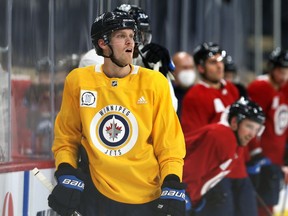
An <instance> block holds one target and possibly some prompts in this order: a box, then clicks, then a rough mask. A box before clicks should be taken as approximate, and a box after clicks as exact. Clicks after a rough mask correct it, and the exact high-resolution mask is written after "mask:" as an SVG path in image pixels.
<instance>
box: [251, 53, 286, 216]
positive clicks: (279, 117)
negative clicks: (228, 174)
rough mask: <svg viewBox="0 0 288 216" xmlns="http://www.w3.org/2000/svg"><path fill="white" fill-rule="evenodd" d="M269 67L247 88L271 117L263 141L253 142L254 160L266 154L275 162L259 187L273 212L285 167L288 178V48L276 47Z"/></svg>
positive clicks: (263, 174)
mask: <svg viewBox="0 0 288 216" xmlns="http://www.w3.org/2000/svg"><path fill="white" fill-rule="evenodd" d="M268 69H269V73H268V74H266V75H262V76H260V77H258V78H257V79H256V80H255V81H253V82H252V83H251V84H250V85H249V86H248V89H247V90H248V94H249V96H250V97H251V99H252V100H254V101H255V102H257V103H258V104H259V105H260V106H261V107H262V108H263V111H264V113H265V115H266V118H267V121H266V123H265V131H264V132H263V135H262V136H261V139H260V142H254V143H251V145H253V146H252V148H251V156H252V159H251V160H252V161H253V160H254V161H257V160H259V159H261V158H263V157H264V156H265V157H267V158H268V159H270V160H271V162H272V164H271V165H269V166H263V167H262V168H261V173H260V183H259V187H258V188H257V190H258V193H259V195H260V196H261V197H262V199H263V200H264V201H265V203H266V205H268V206H269V207H270V210H271V211H272V207H273V205H276V204H277V203H278V200H279V192H280V181H281V179H283V176H282V171H281V168H282V170H283V171H284V175H285V178H286V179H287V176H288V173H287V169H285V167H284V153H285V144H286V140H287V127H288V117H287V116H288V100H287V95H288V92H287V91H285V90H284V89H285V85H287V82H288V81H287V80H288V50H281V49H280V48H276V49H275V50H273V52H271V55H270V58H269V63H268ZM285 95H286V96H285ZM286 168H287V167H286ZM285 170H286V171H285ZM287 183H288V182H286V184H287ZM259 215H261V216H262V215H263V216H264V215H266V212H265V211H264V209H263V208H262V207H259Z"/></svg>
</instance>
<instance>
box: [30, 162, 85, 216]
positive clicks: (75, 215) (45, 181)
mask: <svg viewBox="0 0 288 216" xmlns="http://www.w3.org/2000/svg"><path fill="white" fill-rule="evenodd" d="M32 173H33V175H34V176H35V177H36V178H37V179H38V180H39V181H40V182H41V183H42V185H43V186H45V187H46V188H47V189H48V190H49V191H50V192H52V190H53V188H54V186H53V185H52V183H51V182H50V181H49V180H48V179H47V178H46V176H44V175H43V173H42V172H40V170H39V169H38V168H37V167H35V168H34V169H33V170H32ZM71 216H82V215H81V214H80V213H79V212H77V211H74V212H73V213H72V214H71Z"/></svg>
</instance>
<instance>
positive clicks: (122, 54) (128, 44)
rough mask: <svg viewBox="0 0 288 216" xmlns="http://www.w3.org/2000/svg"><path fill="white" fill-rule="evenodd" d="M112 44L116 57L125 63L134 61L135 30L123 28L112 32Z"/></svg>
mask: <svg viewBox="0 0 288 216" xmlns="http://www.w3.org/2000/svg"><path fill="white" fill-rule="evenodd" d="M110 45H111V46H112V48H113V54H114V58H115V59H117V61H118V62H120V63H121V64H122V63H123V65H125V64H130V63H132V59H133V50H134V46H135V41H134V31H133V30H132V29H122V30H118V31H115V32H113V33H112V34H111V40H110Z"/></svg>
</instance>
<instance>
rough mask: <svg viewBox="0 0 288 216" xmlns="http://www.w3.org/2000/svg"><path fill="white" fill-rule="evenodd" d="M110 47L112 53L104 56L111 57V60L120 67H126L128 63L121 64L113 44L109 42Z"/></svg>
mask: <svg viewBox="0 0 288 216" xmlns="http://www.w3.org/2000/svg"><path fill="white" fill-rule="evenodd" d="M108 47H109V48H110V50H111V54H110V55H109V56H104V55H103V56H104V57H106V58H110V59H111V61H112V62H113V63H114V64H116V65H117V66H118V67H122V68H123V67H126V66H127V65H128V64H125V65H123V64H120V62H119V61H118V60H117V59H116V58H115V56H114V51H113V48H112V46H111V45H110V44H108Z"/></svg>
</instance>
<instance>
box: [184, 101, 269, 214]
mask: <svg viewBox="0 0 288 216" xmlns="http://www.w3.org/2000/svg"><path fill="white" fill-rule="evenodd" d="M227 120H228V122H227ZM227 120H226V122H224V121H223V122H219V123H215V124H209V125H207V126H205V127H202V128H201V129H199V130H196V131H194V132H192V133H190V134H189V135H187V136H186V137H185V141H186V152H187V154H186V157H185V161H184V162H185V163H184V174H183V181H184V182H185V183H187V185H188V187H187V192H188V193H189V195H190V197H191V199H192V203H194V204H195V205H199V206H201V205H202V203H205V201H206V205H205V206H204V208H203V209H202V210H201V211H200V212H198V213H196V214H195V215H197V216H198V215H199V216H200V215H201V216H204V215H205V216H211V215H213V216H236V215H237V216H255V215H257V205H256V199H255V198H253V197H254V196H253V186H252V184H251V182H250V181H245V182H243V181H238V180H237V179H234V180H229V179H223V178H224V177H225V176H226V175H227V174H229V173H230V172H231V170H233V169H235V167H234V164H235V162H236V161H237V160H238V158H239V156H240V155H241V154H243V146H246V145H247V144H248V142H249V141H250V140H251V139H252V138H253V137H255V136H256V135H257V133H258V132H260V131H261V130H260V129H261V127H262V124H263V123H264V121H265V116H264V113H263V112H262V109H261V107H260V106H258V105H257V104H255V103H253V102H252V101H250V100H248V99H244V97H242V98H241V99H239V100H238V101H236V102H235V103H233V104H232V105H231V107H230V109H229V114H228V119H227ZM215 185H216V186H215ZM244 187H245V189H244V190H245V193H243V192H242V191H241V190H242V188H244ZM247 188H249V189H250V190H247ZM210 189H211V190H210ZM249 193H250V195H249ZM251 194H252V195H251ZM247 195H248V196H247Z"/></svg>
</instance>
